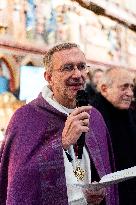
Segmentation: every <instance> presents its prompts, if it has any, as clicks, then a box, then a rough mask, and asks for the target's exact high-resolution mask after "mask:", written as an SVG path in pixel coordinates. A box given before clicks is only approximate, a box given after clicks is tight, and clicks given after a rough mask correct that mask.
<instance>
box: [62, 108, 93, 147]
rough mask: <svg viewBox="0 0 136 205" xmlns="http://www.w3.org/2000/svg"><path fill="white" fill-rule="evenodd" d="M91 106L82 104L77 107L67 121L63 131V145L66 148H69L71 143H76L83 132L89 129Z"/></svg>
mask: <svg viewBox="0 0 136 205" xmlns="http://www.w3.org/2000/svg"><path fill="white" fill-rule="evenodd" d="M90 109H91V106H82V107H79V108H76V109H75V110H74V111H73V112H72V113H71V114H70V115H69V116H68V117H67V120H66V122H65V127H64V129H63V132H62V145H63V148H64V149H68V148H69V146H70V145H72V144H75V143H76V142H77V140H78V139H79V137H80V136H81V134H82V132H85V133H86V132H88V131H89V118H90V115H89V113H88V112H89V111H90Z"/></svg>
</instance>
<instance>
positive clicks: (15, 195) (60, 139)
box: [0, 43, 118, 205]
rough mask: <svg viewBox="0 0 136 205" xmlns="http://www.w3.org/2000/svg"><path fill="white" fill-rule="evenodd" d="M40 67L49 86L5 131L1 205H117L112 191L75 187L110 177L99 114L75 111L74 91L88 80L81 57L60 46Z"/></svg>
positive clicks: (0, 172)
mask: <svg viewBox="0 0 136 205" xmlns="http://www.w3.org/2000/svg"><path fill="white" fill-rule="evenodd" d="M44 64H45V67H46V72H45V79H46V80H47V81H48V83H49V84H48V86H45V87H44V88H43V90H42V92H41V93H40V94H39V96H38V97H37V98H36V99H35V100H33V101H32V102H30V103H28V104H27V105H25V106H23V107H22V108H20V109H18V110H17V111H16V112H15V114H14V115H13V117H12V119H11V121H10V123H9V125H8V128H7V131H6V143H5V146H4V149H3V154H2V158H1V167H0V204H1V205H91V204H94V205H95V204H106V205H118V196H117V188H116V186H113V185H112V186H111V187H108V188H106V189H100V190H98V191H93V190H91V189H89V188H88V189H87V188H86V189H85V188H84V189H81V188H77V186H75V185H77V184H78V185H79V184H80V185H85V184H88V183H91V182H92V181H94V180H99V179H100V178H101V177H102V176H103V175H105V174H108V173H110V172H112V171H114V159H113V154H112V147H111V143H110V138H109V135H108V131H107V128H106V125H105V123H104V120H103V118H102V116H101V114H100V113H99V112H98V111H97V110H96V109H95V108H93V107H91V106H82V107H78V108H76V94H77V91H78V90H82V89H84V86H85V80H86V76H87V65H86V59H85V55H84V53H83V52H82V51H81V50H80V49H79V47H78V46H77V45H76V44H74V43H63V44H59V45H57V46H55V47H53V48H52V49H50V50H49V51H48V52H47V53H46V55H45V58H44ZM82 133H86V136H85V146H84V148H83V153H82V159H80V160H79V159H78V157H77V155H76V152H75V147H77V146H75V144H77V140H78V139H79V138H80V136H81V134H82ZM78 148H79V147H77V149H78ZM77 168H80V173H81V175H82V177H81V178H80V177H79V178H78V175H76V174H75V173H76V172H75V170H77Z"/></svg>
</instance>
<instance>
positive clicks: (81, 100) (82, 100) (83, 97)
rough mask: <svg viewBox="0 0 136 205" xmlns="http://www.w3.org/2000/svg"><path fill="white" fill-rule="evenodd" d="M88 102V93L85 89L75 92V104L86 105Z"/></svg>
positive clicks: (78, 105)
mask: <svg viewBox="0 0 136 205" xmlns="http://www.w3.org/2000/svg"><path fill="white" fill-rule="evenodd" d="M88 104H89V100H88V94H87V92H86V91H85V90H78V91H77V94H76V106H77V107H81V106H87V105H88Z"/></svg>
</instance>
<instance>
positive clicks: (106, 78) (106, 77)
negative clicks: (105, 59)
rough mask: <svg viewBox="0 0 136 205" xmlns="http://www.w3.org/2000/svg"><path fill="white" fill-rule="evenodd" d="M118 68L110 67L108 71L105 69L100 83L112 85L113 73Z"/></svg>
mask: <svg viewBox="0 0 136 205" xmlns="http://www.w3.org/2000/svg"><path fill="white" fill-rule="evenodd" d="M115 69H116V68H108V69H107V70H106V71H104V73H103V76H102V78H101V79H100V82H99V85H100V86H101V85H103V84H105V85H108V86H112V83H113V81H114V79H113V76H112V73H113V72H114V70H115Z"/></svg>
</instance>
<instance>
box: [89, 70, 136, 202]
mask: <svg viewBox="0 0 136 205" xmlns="http://www.w3.org/2000/svg"><path fill="white" fill-rule="evenodd" d="M99 87H100V93H99V94H97V95H96V96H95V98H94V100H93V102H92V105H93V106H94V107H95V108H97V109H98V110H99V111H100V113H101V114H102V116H103V118H104V120H105V122H106V125H107V127H108V130H109V133H110V136H111V143H112V146H113V153H114V156H115V167H116V169H117V170H122V169H127V168H130V167H132V166H136V122H135V120H134V112H133V111H132V110H131V108H130V105H131V102H132V99H133V88H134V77H133V75H132V73H131V72H130V71H128V70H125V69H122V68H110V69H108V70H107V71H105V72H104V74H103V77H102V78H101V80H100V86H99ZM118 186H119V204H120V205H134V204H136V180H135V179H131V180H128V181H125V182H122V183H119V185H118Z"/></svg>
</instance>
